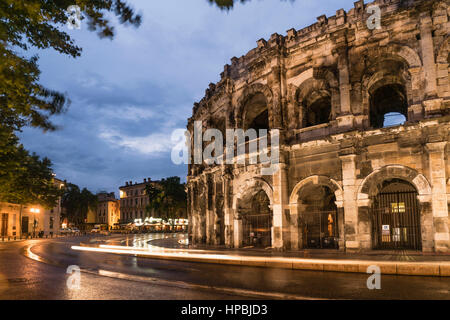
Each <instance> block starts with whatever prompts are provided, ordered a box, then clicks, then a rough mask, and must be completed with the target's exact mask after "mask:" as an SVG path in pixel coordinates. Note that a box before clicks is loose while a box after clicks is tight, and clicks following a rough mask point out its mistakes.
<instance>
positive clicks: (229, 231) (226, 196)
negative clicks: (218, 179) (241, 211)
mask: <svg viewBox="0 0 450 320" xmlns="http://www.w3.org/2000/svg"><path fill="white" fill-rule="evenodd" d="M230 181H231V179H230V177H229V176H228V175H226V174H225V175H224V177H223V186H222V187H223V204H224V208H223V210H224V217H225V246H227V247H232V246H233V209H232V204H231V202H232V200H233V199H232V197H231V194H230V189H231V186H230Z"/></svg>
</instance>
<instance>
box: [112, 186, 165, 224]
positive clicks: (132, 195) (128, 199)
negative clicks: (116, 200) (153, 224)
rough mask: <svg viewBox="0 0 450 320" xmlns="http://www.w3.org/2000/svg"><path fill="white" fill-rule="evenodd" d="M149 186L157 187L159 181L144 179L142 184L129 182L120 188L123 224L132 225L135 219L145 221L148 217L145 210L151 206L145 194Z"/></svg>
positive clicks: (121, 220) (121, 219)
mask: <svg viewBox="0 0 450 320" xmlns="http://www.w3.org/2000/svg"><path fill="white" fill-rule="evenodd" d="M149 184H152V185H154V186H156V185H158V184H159V181H152V180H151V179H150V178H148V179H144V182H142V183H137V182H135V183H134V184H133V182H132V181H129V182H126V183H125V186H123V187H120V188H119V190H120V222H121V223H131V222H134V220H135V219H145V218H146V217H147V216H148V215H147V214H146V212H145V208H146V206H148V204H149V199H148V196H147V195H146V193H145V187H146V186H147V185H149Z"/></svg>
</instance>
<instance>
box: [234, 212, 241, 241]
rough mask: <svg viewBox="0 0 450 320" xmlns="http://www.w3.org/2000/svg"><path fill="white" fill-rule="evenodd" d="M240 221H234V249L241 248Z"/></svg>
mask: <svg viewBox="0 0 450 320" xmlns="http://www.w3.org/2000/svg"><path fill="white" fill-rule="evenodd" d="M242 237H243V230H242V219H236V218H235V219H234V247H235V248H241V247H242Z"/></svg>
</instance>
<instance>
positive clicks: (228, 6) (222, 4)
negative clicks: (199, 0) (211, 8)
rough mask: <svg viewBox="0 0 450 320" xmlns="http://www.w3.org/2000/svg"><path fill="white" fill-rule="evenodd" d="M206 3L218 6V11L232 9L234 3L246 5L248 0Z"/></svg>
mask: <svg viewBox="0 0 450 320" xmlns="http://www.w3.org/2000/svg"><path fill="white" fill-rule="evenodd" d="M208 1H209V3H211V4H214V5H216V6H218V7H219V8H220V9H223V10H230V9H232V8H233V6H234V4H235V3H236V2H240V3H246V2H249V1H250V0H208ZM282 1H286V0H282ZM290 1H294V0H290Z"/></svg>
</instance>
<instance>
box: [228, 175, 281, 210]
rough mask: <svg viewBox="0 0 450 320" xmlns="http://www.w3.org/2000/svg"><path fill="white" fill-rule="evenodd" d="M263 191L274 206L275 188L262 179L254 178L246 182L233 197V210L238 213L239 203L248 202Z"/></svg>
mask: <svg viewBox="0 0 450 320" xmlns="http://www.w3.org/2000/svg"><path fill="white" fill-rule="evenodd" d="M261 190H263V191H264V192H265V193H266V194H267V197H268V198H269V200H270V205H271V206H272V205H273V188H272V186H271V185H270V184H269V183H268V182H266V181H265V180H264V179H262V178H252V179H248V180H246V181H245V182H244V183H243V184H241V186H240V187H239V189H238V192H237V193H236V194H235V196H234V197H233V209H234V210H235V212H236V213H237V210H238V209H239V202H240V201H246V200H248V199H249V198H251V197H252V196H254V195H255V194H256V193H258V192H259V191H261Z"/></svg>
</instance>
